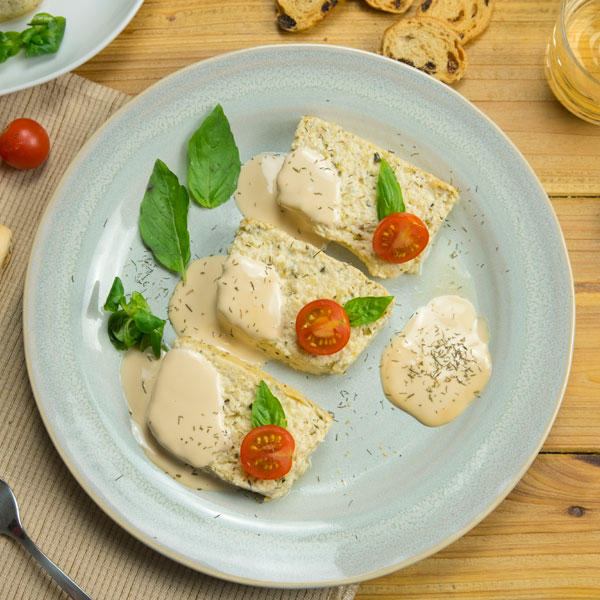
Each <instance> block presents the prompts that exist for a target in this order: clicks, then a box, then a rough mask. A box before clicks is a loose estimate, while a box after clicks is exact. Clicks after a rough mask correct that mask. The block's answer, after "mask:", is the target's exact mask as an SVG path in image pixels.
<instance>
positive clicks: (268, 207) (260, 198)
mask: <svg viewBox="0 0 600 600" xmlns="http://www.w3.org/2000/svg"><path fill="white" fill-rule="evenodd" d="M285 156H286V155H285V154H266V153H265V154H257V155H256V156H253V157H252V158H251V159H250V160H248V161H247V162H245V163H244V165H243V166H242V170H241V173H240V176H239V179H238V186H237V190H236V192H235V196H234V197H235V201H236V203H237V206H238V208H239V210H240V212H241V213H242V214H243V215H244V216H245V217H251V218H253V219H258V220H260V221H264V222H265V223H270V224H271V225H275V227H277V228H278V229H281V230H282V231H285V232H286V233H288V234H289V235H292V236H294V237H295V238H297V239H299V240H301V241H303V242H308V243H309V244H312V245H313V246H317V247H324V246H325V245H326V241H325V240H324V239H323V238H322V237H321V236H318V235H317V234H316V233H313V232H312V231H311V229H310V227H309V226H308V225H307V224H306V221H305V219H303V218H302V217H301V216H300V215H298V214H296V213H294V212H291V211H287V210H286V209H285V208H283V207H281V206H280V205H279V204H278V202H277V193H278V190H277V175H278V174H279V171H280V170H281V167H282V165H283V161H284V160H285Z"/></svg>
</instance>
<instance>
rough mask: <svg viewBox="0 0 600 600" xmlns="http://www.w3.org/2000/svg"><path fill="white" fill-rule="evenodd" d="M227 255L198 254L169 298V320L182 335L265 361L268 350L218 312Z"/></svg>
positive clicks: (248, 360)
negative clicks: (250, 341)
mask: <svg viewBox="0 0 600 600" xmlns="http://www.w3.org/2000/svg"><path fill="white" fill-rule="evenodd" d="M226 258H227V257H226V256H209V257H207V258H198V259H197V260H195V261H193V262H192V263H191V264H190V265H189V266H188V268H187V278H186V281H185V282H184V281H180V282H179V283H178V284H177V286H176V287H175V290H174V291H173V294H172V296H171V299H170V301H169V320H170V321H171V324H172V325H173V328H174V329H175V331H176V333H177V335H178V336H179V337H183V336H188V337H193V338H195V339H198V340H200V341H202V342H204V343H206V344H211V345H213V346H216V347H217V348H220V349H221V350H225V351H226V352H231V353H232V354H235V356H237V357H238V358H241V359H243V360H245V361H247V362H250V363H253V364H256V365H261V364H264V363H265V362H266V359H265V354H264V353H263V352H262V351H261V350H258V349H257V348H252V347H250V346H248V345H247V344H245V343H243V341H242V340H240V339H237V338H235V337H233V334H232V332H231V328H230V327H226V328H225V327H222V326H221V324H220V323H219V319H218V316H217V279H218V278H219V277H220V276H221V273H222V272H223V265H224V263H225V260H226Z"/></svg>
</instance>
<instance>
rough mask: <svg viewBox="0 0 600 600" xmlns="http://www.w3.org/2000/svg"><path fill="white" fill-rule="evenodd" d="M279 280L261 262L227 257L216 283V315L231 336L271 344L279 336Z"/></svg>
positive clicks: (273, 272) (281, 298) (280, 319)
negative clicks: (229, 328) (230, 328)
mask: <svg viewBox="0 0 600 600" xmlns="http://www.w3.org/2000/svg"><path fill="white" fill-rule="evenodd" d="M282 306H283V297H282V294H281V279H280V278H279V274H278V273H277V271H275V269H274V268H273V267H272V266H271V265H268V264H266V263H264V262H261V261H257V260H252V259H250V258H246V257H245V256H241V255H235V254H234V255H231V256H229V258H228V259H227V260H226V261H225V264H224V265H223V274H222V275H221V277H219V279H218V280H217V312H218V315H219V318H220V319H223V320H224V321H225V324H228V325H230V326H231V327H232V328H233V335H234V336H236V334H237V337H242V339H243V338H244V337H246V336H247V337H249V338H254V339H262V340H274V339H277V338H278V337H281V336H282V335H283V322H282V317H281V308H282Z"/></svg>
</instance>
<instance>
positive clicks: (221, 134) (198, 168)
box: [188, 104, 242, 208]
mask: <svg viewBox="0 0 600 600" xmlns="http://www.w3.org/2000/svg"><path fill="white" fill-rule="evenodd" d="M188 159H189V163H188V187H189V189H190V193H191V195H192V198H193V199H194V200H195V201H196V202H197V203H198V204H200V205H201V206H205V207H206V208H215V207H216V206H219V205H220V204H223V203H224V202H227V200H229V198H230V197H231V195H232V194H233V193H234V192H235V189H236V187H237V183H238V177H239V175H240V170H241V166H242V163H241V162H240V153H239V150H238V147H237V146H236V143H235V139H234V137H233V133H232V132H231V127H230V126H229V121H228V120H227V117H226V116H225V113H224V112H223V108H222V107H221V105H220V104H217V106H216V107H215V108H214V110H213V111H212V112H211V113H210V115H208V117H206V119H204V121H203V123H202V125H200V127H199V129H198V130H197V131H196V132H195V133H194V135H192V137H191V139H190V141H189V143H188Z"/></svg>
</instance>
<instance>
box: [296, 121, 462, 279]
mask: <svg viewBox="0 0 600 600" xmlns="http://www.w3.org/2000/svg"><path fill="white" fill-rule="evenodd" d="M297 148H311V149H312V150H315V151H316V152H318V153H320V154H322V155H323V156H324V157H325V158H327V159H329V160H330V161H331V162H332V163H333V165H334V166H335V168H336V169H337V171H338V175H339V177H340V187H341V207H340V219H339V221H338V222H337V223H336V224H335V225H334V226H327V225H322V224H318V223H311V224H312V227H313V228H314V231H315V232H316V233H318V234H319V235H320V236H322V237H324V238H326V239H329V240H332V241H334V242H337V243H338V244H341V245H342V246H345V247H346V248H348V249H349V250H350V251H351V252H353V253H354V254H356V256H358V258H360V260H362V261H363V262H364V263H365V265H366V267H367V269H368V270H369V272H370V273H371V274H372V275H375V276H377V277H384V278H391V277H398V276H399V275H401V274H402V273H405V272H406V273H418V272H419V264H420V262H421V260H422V259H423V256H424V255H425V252H427V249H426V250H425V251H424V252H422V253H421V254H420V255H419V256H417V257H416V258H414V259H413V260H410V261H408V262H405V263H400V264H394V263H389V262H386V261H384V260H383V259H381V258H380V257H379V256H378V255H377V254H375V252H373V246H372V239H373V233H374V232H375V229H376V228H377V225H378V224H379V221H378V219H377V179H378V177H379V162H380V160H381V157H383V158H385V160H386V161H387V162H388V163H389V165H390V166H391V167H392V169H393V170H394V173H395V174H396V177H397V179H398V182H399V183H400V187H401V189H402V194H403V198H404V203H405V205H406V210H407V212H411V213H414V214H415V215H417V216H418V217H419V218H420V219H421V220H422V221H423V222H424V223H425V224H426V225H427V229H428V230H429V239H430V243H431V240H432V239H433V238H434V236H435V234H436V233H437V231H438V229H439V227H440V225H441V224H442V222H443V221H444V219H445V218H446V216H447V215H448V213H449V212H450V210H451V209H452V206H454V204H455V203H456V202H458V199H459V195H458V190H457V189H456V188H455V187H454V186H452V185H450V184H449V183H446V182H445V181H442V180H441V179H438V178H437V177H434V176H433V175H430V174H429V173H426V172H425V171H422V170H421V169H418V168H417V167H415V166H414V165H411V164H410V163H408V162H406V161H404V160H402V159H400V158H398V157H397V156H395V155H394V154H392V153H391V152H389V151H387V150H384V149H383V148H379V147H378V146H376V145H375V144H372V143H371V142H368V141H366V140H364V139H362V138H360V137H358V136H356V135H353V134H352V133H348V132H347V131H345V130H344V129H342V127H340V126H339V125H337V124H336V123H331V122H327V121H323V120H321V119H319V118H317V117H314V116H305V117H303V118H302V119H301V121H300V123H299V124H298V127H297V128H296V134H295V137H294V141H293V143H292V150H295V149H297Z"/></svg>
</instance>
